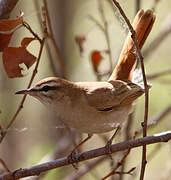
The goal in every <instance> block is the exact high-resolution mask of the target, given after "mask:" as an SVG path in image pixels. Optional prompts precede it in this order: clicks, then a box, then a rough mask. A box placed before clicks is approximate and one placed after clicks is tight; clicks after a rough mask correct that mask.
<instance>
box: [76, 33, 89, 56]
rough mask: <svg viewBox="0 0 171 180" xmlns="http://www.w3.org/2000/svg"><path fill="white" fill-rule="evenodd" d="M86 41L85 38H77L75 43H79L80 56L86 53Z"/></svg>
mask: <svg viewBox="0 0 171 180" xmlns="http://www.w3.org/2000/svg"><path fill="white" fill-rule="evenodd" d="M85 40H86V38H85V36H76V37H75V42H76V43H77V45H78V47H79V50H80V54H82V53H83V52H84V48H83V43H84V41H85Z"/></svg>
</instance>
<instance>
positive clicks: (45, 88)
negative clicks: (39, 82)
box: [42, 85, 51, 92]
mask: <svg viewBox="0 0 171 180" xmlns="http://www.w3.org/2000/svg"><path fill="white" fill-rule="evenodd" d="M50 89H51V87H50V86H47V85H46V86H44V87H43V88H42V91H44V92H47V91H49V90H50Z"/></svg>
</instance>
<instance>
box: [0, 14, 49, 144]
mask: <svg viewBox="0 0 171 180" xmlns="http://www.w3.org/2000/svg"><path fill="white" fill-rule="evenodd" d="M43 15H44V20H43V25H44V36H43V39H42V40H40V41H39V42H40V50H39V54H38V58H37V63H36V66H35V68H34V70H33V73H32V76H31V79H30V82H29V84H28V86H27V88H30V87H31V85H32V82H33V80H34V78H35V76H36V74H37V69H38V66H39V63H40V58H41V55H42V51H43V47H44V43H45V40H46V37H47V28H46V20H45V14H43ZM27 28H28V29H29V28H30V29H29V30H30V32H33V30H32V29H31V27H30V26H27ZM32 34H33V36H35V33H32ZM35 38H37V34H36V36H35ZM39 39H40V38H39ZM26 96H27V95H26V94H25V95H24V96H23V98H22V100H21V102H20V104H19V106H18V109H17V111H16V112H15V114H14V116H13V117H12V119H11V121H10V122H9V124H8V125H7V127H6V129H2V130H1V131H2V132H1V133H0V143H1V142H2V141H3V139H4V137H5V136H6V134H7V132H8V130H9V128H10V127H11V126H12V125H13V123H14V122H15V120H16V118H17V116H18V114H19V113H20V111H21V110H22V108H23V104H24V102H25V100H26Z"/></svg>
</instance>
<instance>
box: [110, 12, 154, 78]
mask: <svg viewBox="0 0 171 180" xmlns="http://www.w3.org/2000/svg"><path fill="white" fill-rule="evenodd" d="M154 21H155V15H154V13H153V11H152V10H147V11H145V12H144V11H143V10H140V11H139V12H138V13H137V15H136V16H135V18H134V21H133V24H132V26H133V28H134V30H135V32H136V38H137V41H138V44H139V47H140V49H141V48H142V47H143V45H144V43H145V40H146V39H147V37H148V35H149V33H150V31H151V29H152V27H153V24H154ZM135 65H136V51H135V45H134V42H133V40H132V38H131V35H130V33H129V34H128V36H127V39H126V40H125V44H124V46H123V49H122V51H121V54H120V57H119V61H118V63H117V65H116V67H115V69H114V71H113V73H112V75H111V76H110V78H109V81H110V80H124V79H129V80H132V72H133V71H134V69H135Z"/></svg>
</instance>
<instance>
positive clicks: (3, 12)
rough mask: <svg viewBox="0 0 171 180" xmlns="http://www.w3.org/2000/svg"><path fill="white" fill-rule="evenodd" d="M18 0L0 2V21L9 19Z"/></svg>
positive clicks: (2, 0)
mask: <svg viewBox="0 0 171 180" xmlns="http://www.w3.org/2000/svg"><path fill="white" fill-rule="evenodd" d="M17 2H18V0H1V1H0V19H8V18H9V16H10V13H11V11H12V10H13V9H14V7H15V5H16V4H17Z"/></svg>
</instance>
